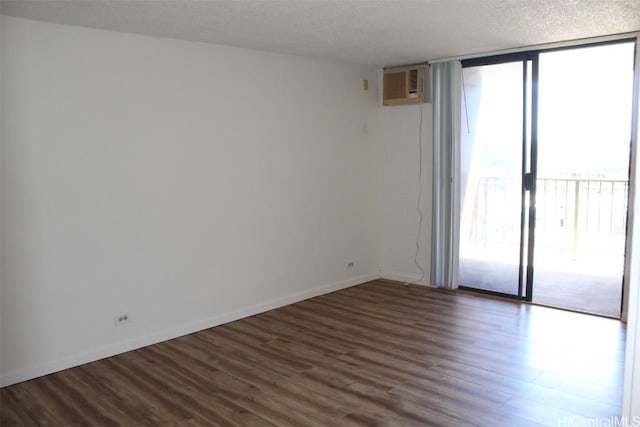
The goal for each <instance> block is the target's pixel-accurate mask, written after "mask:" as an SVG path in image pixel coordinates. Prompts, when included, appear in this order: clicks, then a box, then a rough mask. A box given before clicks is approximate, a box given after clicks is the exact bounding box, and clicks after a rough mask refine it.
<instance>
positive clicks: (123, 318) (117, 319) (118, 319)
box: [113, 313, 131, 326]
mask: <svg viewBox="0 0 640 427" xmlns="http://www.w3.org/2000/svg"><path fill="white" fill-rule="evenodd" d="M129 322H131V315H130V314H129V313H124V314H118V315H115V316H113V323H114V324H115V325H116V326H120V325H124V324H125V323H129Z"/></svg>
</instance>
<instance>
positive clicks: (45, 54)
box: [0, 16, 415, 385]
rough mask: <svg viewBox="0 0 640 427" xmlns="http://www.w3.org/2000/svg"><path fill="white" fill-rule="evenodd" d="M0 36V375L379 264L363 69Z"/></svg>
mask: <svg viewBox="0 0 640 427" xmlns="http://www.w3.org/2000/svg"><path fill="white" fill-rule="evenodd" d="M1 30H2V42H1V43H2V44H1V51H2V53H1V55H2V56H1V61H2V70H1V84H2V87H1V90H2V133H1V137H2V159H1V160H2V165H1V186H2V187H1V190H2V193H1V195H2V198H1V206H2V207H1V209H2V211H1V221H2V222H1V229H2V243H1V251H2V252H1V253H2V262H1V277H0V279H1V290H0V291H1V303H0V304H1V306H0V313H1V314H0V322H1V323H0V324H1V334H0V335H1V342H0V373H1V377H0V382H1V384H2V385H7V384H11V383H14V382H17V381H20V380H23V379H27V378H31V377H34V376H37V375H41V374H44V373H48V372H52V371H55V370H58V369H63V368H66V367H69V366H73V365H76V364H80V363H83V362H86V361H89V360H94V359H97V358H100V357H104V356H107V355H111V354H115V353H118V352H122V351H126V350H129V349H132V348H135V347H138V346H141V345H145V344H150V343H152V342H157V341H161V340H163V339H168V338H171V337H174V336H178V335H181V334H185V333H189V332H192V331H195V330H198V329H202V328H206V327H209V326H212V325H215V324H218V323H221V322H224V321H227V320H231V319H235V318H238V317H242V316H244V315H248V314H252V313H255V312H259V311H261V310H266V309H269V308H271V307H275V306H278V305H282V304H285V303H289V302H293V301H296V300H299V299H302V298H305V297H308V296H311V295H316V294H319V293H323V292H326V291H328V290H332V289H338V288H341V287H345V286H348V285H352V284H355V283H359V282H363V281H366V280H369V279H372V278H375V277H378V276H379V271H378V261H379V260H378V256H379V252H378V247H379V242H378V241H377V236H378V229H379V224H378V221H379V218H378V213H377V209H378V207H379V206H378V202H379V199H378V188H379V183H378V176H379V171H378V170H377V166H378V163H377V162H378V153H377V144H376V143H375V135H376V134H377V129H376V116H377V114H378V110H377V99H376V98H377V96H376V88H375V82H376V78H377V76H376V72H375V70H369V69H366V68H362V67H357V66H350V65H344V64H337V63H332V62H325V61H320V60H314V59H310V58H303V57H296V56H286V55H278V54H271V53H264V52H257V51H251V50H243V49H237V48H230V47H222V46H215V45H208V44H200V43H193V42H184V41H178V40H170V39H161V38H152V37H146V36H139V35H132V34H120V33H113V32H106V31H99V30H91V29H85V28H80V27H71V26H61V25H55V24H49V23H42V22H36V21H28V20H22V19H17V18H11V17H4V16H3V17H2V28H1ZM364 78H368V79H369V82H370V83H371V84H372V86H371V87H372V89H371V90H369V91H368V92H365V91H363V88H362V79H364ZM365 123H367V126H365ZM367 127H368V130H366V128H367ZM412 127H414V128H415V126H413V125H412ZM406 150H409V148H408V147H407V149H406ZM406 155H410V154H409V153H408V152H407V153H406ZM398 160H399V161H400V159H398ZM398 166H399V165H398ZM403 179H407V180H408V181H413V180H414V178H413V177H412V176H407V177H406V178H403ZM390 188H391V187H390ZM409 193H410V191H407V197H408V194H409ZM389 201H390V202H392V201H393V200H389ZM408 214H409V213H407V215H408ZM407 233H408V231H407ZM403 250H404V248H403ZM408 250H410V248H409V249H408ZM349 261H353V262H354V263H355V266H354V267H353V268H347V263H348V262H349ZM392 267H393V268H396V267H395V266H394V265H392ZM398 268H399V267H398ZM119 313H130V314H131V318H132V322H131V323H129V324H126V325H122V326H119V327H115V326H114V321H113V316H114V315H115V314H119Z"/></svg>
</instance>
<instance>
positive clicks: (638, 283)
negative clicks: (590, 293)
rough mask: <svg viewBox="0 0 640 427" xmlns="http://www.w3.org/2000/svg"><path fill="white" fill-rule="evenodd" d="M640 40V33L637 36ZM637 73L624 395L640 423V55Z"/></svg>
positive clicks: (625, 409)
mask: <svg viewBox="0 0 640 427" xmlns="http://www.w3.org/2000/svg"><path fill="white" fill-rule="evenodd" d="M636 43H640V37H638V38H637V39H636ZM635 67H636V69H635V76H634V96H633V108H634V117H633V118H634V120H633V130H632V142H631V147H632V153H631V154H632V155H631V174H630V176H631V180H630V181H631V191H630V198H629V217H630V218H631V221H630V222H629V226H628V229H629V233H628V236H629V239H628V241H627V254H626V255H627V258H626V261H627V262H626V265H625V268H626V275H627V279H628V280H627V283H628V286H627V287H626V289H625V291H628V293H627V295H628V296H627V301H626V303H627V304H625V306H626V307H628V309H627V343H626V344H627V345H626V358H625V371H624V391H623V399H622V415H623V420H624V421H625V422H627V423H628V424H629V425H638V424H640V145H639V141H640V125H639V123H640V61H638V59H637V58H636V64H635Z"/></svg>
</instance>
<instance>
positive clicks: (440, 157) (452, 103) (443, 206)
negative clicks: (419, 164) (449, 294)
mask: <svg viewBox="0 0 640 427" xmlns="http://www.w3.org/2000/svg"><path fill="white" fill-rule="evenodd" d="M430 74H431V93H432V102H433V195H432V226H431V282H430V283H431V285H434V286H438V287H441V288H447V289H455V288H457V287H458V243H459V234H460V233H459V231H460V179H459V177H460V104H461V102H460V101H461V88H462V66H461V64H460V61H450V62H441V63H436V64H432V65H431V72H430Z"/></svg>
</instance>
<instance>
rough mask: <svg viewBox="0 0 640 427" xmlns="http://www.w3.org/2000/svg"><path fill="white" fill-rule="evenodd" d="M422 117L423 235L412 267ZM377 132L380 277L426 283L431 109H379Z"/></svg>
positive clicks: (429, 255) (428, 250)
mask: <svg viewBox="0 0 640 427" xmlns="http://www.w3.org/2000/svg"><path fill="white" fill-rule="evenodd" d="M420 114H422V118H423V120H422V197H421V207H422V213H423V221H422V233H421V238H420V242H419V247H420V249H419V252H418V262H419V264H420V266H421V267H422V268H423V270H424V273H425V276H424V278H422V280H420V279H421V276H422V273H421V271H420V269H419V268H418V267H417V266H416V265H415V263H414V257H415V254H416V240H417V237H418V224H419V213H418V195H419V194H420V185H419V180H418V176H419V165H420V164H419V145H418V141H419V129H420ZM378 129H379V135H378V139H379V144H380V149H379V151H380V165H381V166H380V167H381V178H380V186H381V195H380V221H381V236H380V241H381V250H380V270H381V275H382V277H384V278H387V279H393V280H399V281H403V282H418V283H421V284H425V285H426V284H429V275H430V260H431V181H432V175H431V173H432V158H433V157H432V156H433V149H432V146H433V144H432V141H433V136H432V117H431V104H422V108H421V107H420V105H403V106H386V107H385V106H382V105H381V104H380V106H379V107H378Z"/></svg>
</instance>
